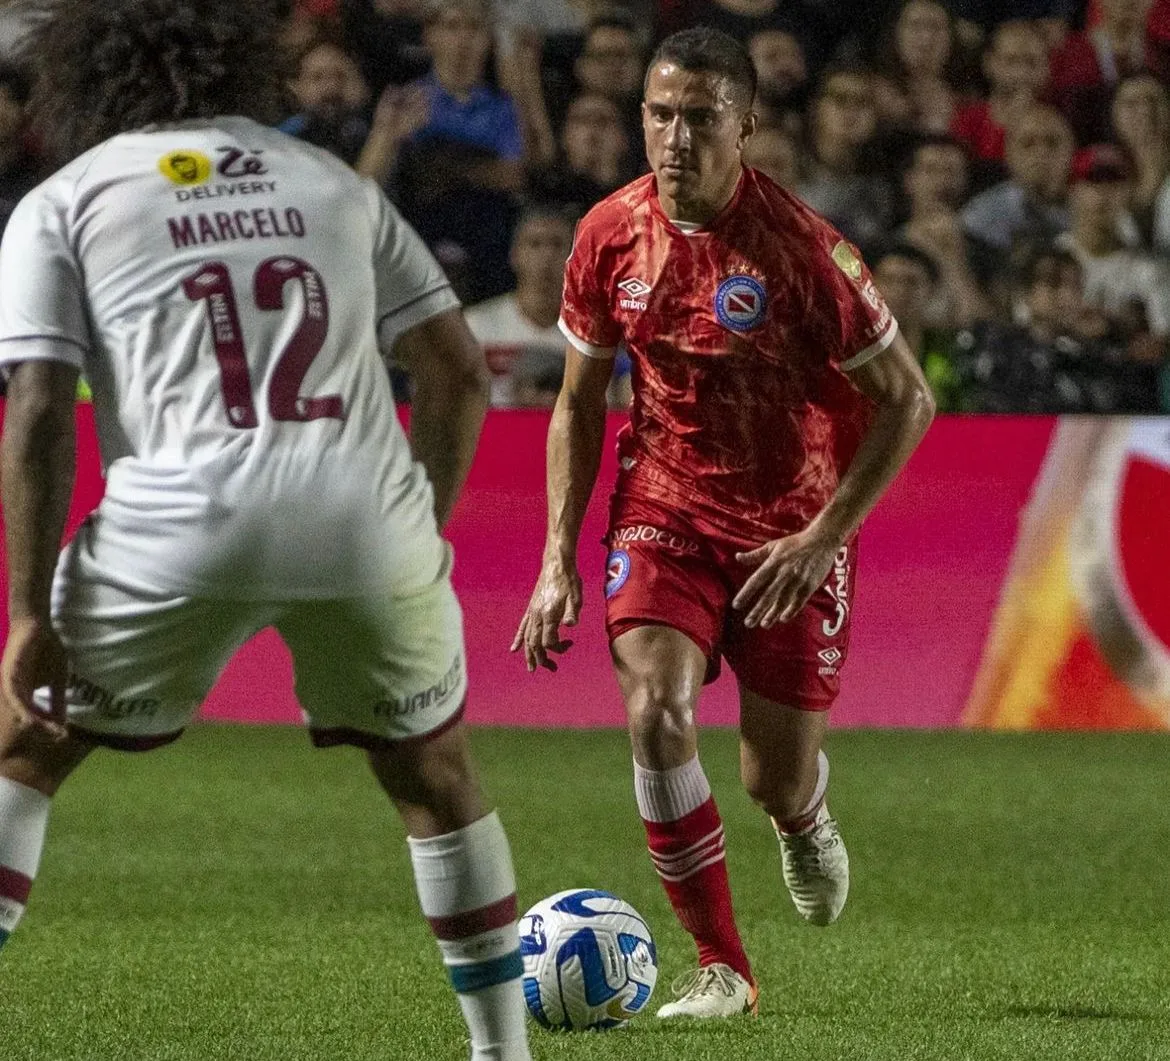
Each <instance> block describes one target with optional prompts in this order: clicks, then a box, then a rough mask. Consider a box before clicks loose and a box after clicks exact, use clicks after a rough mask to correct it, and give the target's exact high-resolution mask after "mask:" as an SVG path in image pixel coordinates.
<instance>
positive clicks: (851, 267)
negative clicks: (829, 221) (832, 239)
mask: <svg viewBox="0 0 1170 1061" xmlns="http://www.w3.org/2000/svg"><path fill="white" fill-rule="evenodd" d="M832 258H833V262H834V263H835V264H836V266H837V268H838V269H840V270H841V272H843V273H844V274H845V275H846V276H847V277H849V279H850V280H860V279H861V255H859V254H858V253H857V251H856V250H854V249H853V247H852V245H851V244H849V243H848V242H847V241H846V240H840V241H838V243H837V245H836V246H835V247H834V248H833V253H832Z"/></svg>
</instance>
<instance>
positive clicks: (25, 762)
mask: <svg viewBox="0 0 1170 1061" xmlns="http://www.w3.org/2000/svg"><path fill="white" fill-rule="evenodd" d="M89 750H90V749H89V746H88V745H84V744H81V743H80V742H78V741H75V740H72V739H66V740H59V739H57V738H51V737H49V736H48V735H47V734H46V733H45V732H44V731H43V730H41V729H40V728H39V727H37V726H36V725H35V724H32V725H30V724H28V723H26V722H24V721H23V720H20V719H17V718H14V717H11V716H7V717H5V718H4V720H3V722H0V947H2V946H3V945H4V944H5V942H7V940H8V937H9V936H10V935H12V933H13V931H14V930H15V928H16V926H17V924H18V922H19V921H20V919H21V918H22V917H23V916H24V910H25V907H26V905H27V904H28V897H29V892H30V891H31V889H32V883H33V879H34V878H35V877H36V875H37V869H38V867H39V866H40V861H41V851H42V850H43V848H44V843H45V831H46V829H47V828H48V824H49V805H50V801H51V797H52V794H53V793H55V792H56V791H57V789H58V788H59V787H60V786H61V784H62V782H63V781H64V780H65V778H66V777H68V776H69V774H70V773H71V772H72V771H73V770H74V769H75V768H76V766H77V765H78V764H79V763H80V762H81V761H82V759H84V758H85V756H86V755H87V754H89Z"/></svg>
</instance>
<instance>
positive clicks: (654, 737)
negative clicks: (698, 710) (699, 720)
mask: <svg viewBox="0 0 1170 1061" xmlns="http://www.w3.org/2000/svg"><path fill="white" fill-rule="evenodd" d="M626 711H627V714H628V716H629V724H630V734H631V736H632V737H633V739H634V743H635V745H636V746H639V747H641V748H645V749H647V750H655V749H658V750H666V749H669V748H672V747H673V746H675V745H678V744H680V743H685V742H686V741H688V740H689V738H690V734H691V731H692V730H693V728H694V724H695V718H694V699H693V697H691V696H689V695H688V694H687V692H686V690H685V689H684V688H682V687H681V686H680V685H679V683H678V682H676V681H672V680H670V679H669V678H665V679H663V678H658V677H656V676H653V675H648V676H646V677H645V678H640V679H638V680H636V681H634V682H633V683H631V684H630V685H629V686H628V687H627V690H626Z"/></svg>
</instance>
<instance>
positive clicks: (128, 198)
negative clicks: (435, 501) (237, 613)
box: [0, 118, 458, 599]
mask: <svg viewBox="0 0 1170 1061" xmlns="http://www.w3.org/2000/svg"><path fill="white" fill-rule="evenodd" d="M456 306H458V301H457V300H456V298H455V296H454V294H453V293H452V291H451V289H450V287H449V285H448V283H447V280H446V278H445V276H444V275H443V273H442V270H441V269H440V268H439V266H438V264H437V263H436V262H435V260H434V258H433V257H432V255H431V254H430V253H429V252H428V251H427V249H426V247H425V246H424V245H423V243H422V242H421V241H420V240H419V238H418V236H417V235H416V234H415V233H414V232H413V231H412V230H411V229H410V228H409V226H407V224H406V223H405V222H404V221H403V220H402V218H401V217H400V216H399V215H398V213H397V212H396V211H395V209H394V208H393V207H392V206H391V205H390V204H389V203H388V202H387V200H386V198H385V196H383V194H382V193H381V191H380V190H379V189H378V188H377V187H376V186H375V185H374V184H373V183H372V182H370V181H367V180H364V179H362V178H360V177H358V176H356V175H355V174H354V173H353V172H352V171H351V170H349V169H348V168H347V167H346V166H344V165H343V164H342V163H341V162H340V161H338V160H336V159H335V158H333V157H332V156H330V155H328V154H326V153H325V152H322V151H319V150H318V149H316V148H313V147H310V146H307V145H305V144H302V143H301V142H299V141H297V140H294V139H292V138H290V137H287V136H285V135H284V134H282V133H279V132H277V131H275V130H272V129H269V128H266V127H265V126H262V125H260V124H258V123H256V122H253V121H251V120H248V119H245V118H223V119H215V120H210V121H199V122H184V123H178V124H175V125H168V126H165V127H157V128H152V129H149V130H144V131H139V132H132V133H125V134H122V135H120V136H116V137H114V138H113V139H111V140H109V141H107V142H106V143H105V144H103V145H101V146H99V147H97V148H95V149H94V150H92V151H90V152H88V153H87V154H86V155H84V156H82V157H81V158H79V159H77V160H76V161H74V162H73V163H71V164H70V165H68V166H66V167H65V168H64V169H62V170H61V171H60V172H58V173H57V174H56V175H54V176H53V177H51V178H50V179H49V180H48V181H46V182H45V183H44V184H42V185H41V186H40V187H39V188H37V189H36V190H35V191H33V192H31V193H30V194H29V195H28V196H27V197H26V198H25V199H24V200H23V201H22V202H21V203H20V205H19V206H18V207H17V209H16V212H15V213H14V214H13V216H12V220H11V222H10V223H9V226H8V229H7V232H6V234H5V237H4V242H3V247H2V249H0V364H2V363H6V362H14V361H24V360H33V359H51V360H61V361H66V362H68V363H70V364H72V365H75V366H76V367H77V368H78V369H80V370H81V371H82V372H83V373H84V375H85V376H86V378H87V379H88V381H89V383H90V385H91V387H92V389H93V403H94V414H95V418H96V422H97V428H98V437H99V443H100V446H101V453H102V462H103V464H104V466H105V469H106V474H107V488H106V495H105V498H104V500H103V501H102V503H101V505H100V507H99V509H98V510H97V513H96V514H95V519H94V521H93V523H92V524H91V526H90V529H89V531H88V533H89V534H90V535H91V536H92V538H93V540H94V546H93V549H94V552H95V554H96V557H95V558H96V559H97V560H98V561H99V562H100V563H106V564H110V565H113V567H114V568H116V569H117V570H119V571H120V572H123V573H132V574H133V575H135V576H136V577H138V578H140V579H141V580H142V582H143V584H144V585H150V586H157V587H158V588H160V589H164V590H168V591H171V592H176V593H181V594H192V595H195V594H212V595H228V596H233V597H238V598H256V599H269V598H284V599H297V598H325V597H333V598H336V597H345V596H365V595H369V594H377V593H382V592H385V591H400V592H401V591H410V590H411V589H412V588H414V587H418V586H424V585H427V584H429V583H430V582H431V581H433V579H434V577H435V572H436V571H437V570H438V568H439V566H440V565H441V563H442V555H443V554H442V549H443V547H442V543H441V541H440V539H439V537H438V535H437V533H436V529H435V524H434V517H433V514H432V497H431V490H430V487H429V484H428V483H427V481H426V477H425V474H424V473H423V471H422V468H421V467H420V466H419V465H417V464H416V463H414V461H413V460H412V457H411V454H410V450H409V445H408V443H407V440H406V436H405V434H404V432H403V430H402V428H401V426H400V425H399V422H398V419H397V416H396V414H395V409H394V403H393V400H392V396H391V391H390V384H389V380H388V377H387V372H386V366H385V363H384V362H383V359H382V356H381V354H382V352H384V351H385V352H388V351H389V349H390V348H391V347H392V345H393V343H394V341H395V339H396V338H397V337H398V336H399V335H401V334H402V332H404V331H406V330H408V329H410V328H412V327H414V326H415V325H417V324H419V323H421V322H423V321H425V320H426V319H428V318H430V317H432V316H434V315H436V314H438V313H441V312H443V311H445V310H447V309H450V308H452V307H456Z"/></svg>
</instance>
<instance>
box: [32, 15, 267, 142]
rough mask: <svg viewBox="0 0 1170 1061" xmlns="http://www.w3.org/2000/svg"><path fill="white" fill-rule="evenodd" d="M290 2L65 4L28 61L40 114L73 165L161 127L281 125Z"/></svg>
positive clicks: (37, 40) (42, 124) (38, 38)
mask: <svg viewBox="0 0 1170 1061" xmlns="http://www.w3.org/2000/svg"><path fill="white" fill-rule="evenodd" d="M288 12H289V3H288V0H59V2H58V3H57V4H56V6H55V7H54V8H53V14H52V17H51V18H49V19H48V20H47V21H46V22H45V23H44V24H43V26H42V27H41V28H40V29H39V30H38V31H37V33H36V36H35V38H34V40H33V43H32V45H31V47H30V49H29V52H28V54H29V55H30V57H31V58H32V60H33V64H34V74H35V80H34V88H33V93H32V104H33V113H34V117H35V120H36V122H37V125H38V127H39V129H40V131H41V133H42V135H43V136H44V137H45V139H46V141H47V142H48V143H49V145H50V146H51V147H52V148H53V149H54V150H55V152H56V153H57V154H59V155H60V156H61V158H63V159H64V158H72V157H75V156H76V155H78V154H81V153H82V152H84V151H86V150H88V149H89V148H90V147H93V146H95V145H96V144H99V143H102V142H103V141H104V140H108V139H109V138H110V137H112V136H116V135H117V134H118V133H122V132H127V131H129V130H132V129H139V128H142V127H143V126H146V125H151V124H154V123H156V122H169V121H183V120H186V119H191V118H214V117H217V116H221V115H228V114H239V115H244V116H246V117H250V118H255V119H257V120H258V121H262V122H265V123H272V122H274V121H276V120H278V119H279V117H280V114H281V105H282V102H283V93H284V79H285V76H286V74H287V69H286V64H285V63H284V62H282V61H280V59H281V57H282V56H283V51H282V49H281V48H280V47H279V44H278V40H279V33H280V29H281V26H282V23H283V19H284V18H285V17H286V16H287V14H288Z"/></svg>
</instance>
